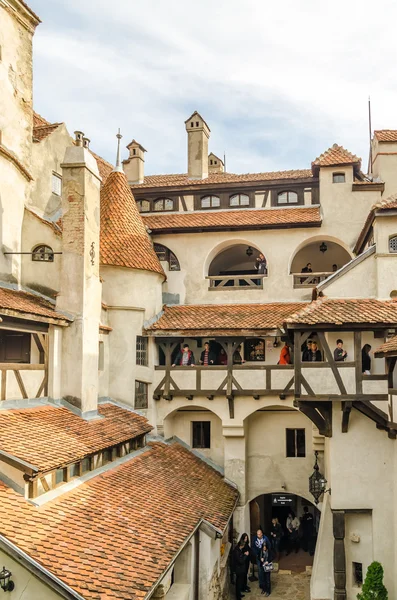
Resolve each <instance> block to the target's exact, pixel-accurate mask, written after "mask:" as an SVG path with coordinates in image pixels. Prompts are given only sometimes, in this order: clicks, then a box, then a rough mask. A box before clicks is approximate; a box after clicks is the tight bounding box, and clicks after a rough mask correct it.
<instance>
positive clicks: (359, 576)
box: [353, 562, 363, 587]
mask: <svg viewBox="0 0 397 600" xmlns="http://www.w3.org/2000/svg"><path fill="white" fill-rule="evenodd" d="M362 584H363V563H358V562H354V563H353V585H354V586H356V587H361V586H362Z"/></svg>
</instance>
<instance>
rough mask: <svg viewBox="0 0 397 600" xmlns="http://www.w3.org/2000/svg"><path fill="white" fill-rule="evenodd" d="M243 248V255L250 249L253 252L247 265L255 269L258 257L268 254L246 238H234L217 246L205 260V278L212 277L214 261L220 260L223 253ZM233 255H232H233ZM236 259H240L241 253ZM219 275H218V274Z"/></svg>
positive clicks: (248, 258)
mask: <svg viewBox="0 0 397 600" xmlns="http://www.w3.org/2000/svg"><path fill="white" fill-rule="evenodd" d="M238 247H239V248H240V247H241V248H242V249H243V250H242V251H241V254H242V255H243V253H244V252H245V250H246V249H247V248H248V247H250V248H252V250H253V253H252V255H251V256H250V257H248V256H247V260H246V263H247V265H248V266H250V267H252V268H253V265H254V262H255V258H256V257H257V256H258V254H259V253H260V252H263V254H264V255H265V256H266V253H265V252H264V251H263V250H262V249H261V248H259V246H258V245H257V244H255V243H254V242H252V241H251V240H248V239H246V238H233V239H229V240H225V241H223V242H221V243H219V244H217V245H216V246H214V247H213V248H212V249H211V250H210V251H209V252H208V254H207V256H206V258H205V260H204V264H203V276H204V277H206V276H207V275H210V274H211V273H210V271H211V265H213V264H214V260H216V259H217V258H218V259H219V257H220V255H221V254H222V253H228V252H230V251H232V250H233V249H237V248H238ZM231 255H232V254H231ZM236 258H238V259H239V258H240V252H238V254H237V253H236ZM216 274H218V273H216Z"/></svg>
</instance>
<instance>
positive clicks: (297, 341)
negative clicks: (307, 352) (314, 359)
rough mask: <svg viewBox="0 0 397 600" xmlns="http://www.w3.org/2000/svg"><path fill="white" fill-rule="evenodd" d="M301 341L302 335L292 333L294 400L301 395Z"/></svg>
mask: <svg viewBox="0 0 397 600" xmlns="http://www.w3.org/2000/svg"><path fill="white" fill-rule="evenodd" d="M301 339H302V334H301V332H300V331H295V333H294V360H295V363H294V369H295V371H294V384H295V398H299V397H300V395H301V391H302V389H301V375H302V351H301V345H302V344H301Z"/></svg>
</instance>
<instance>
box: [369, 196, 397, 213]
mask: <svg viewBox="0 0 397 600" xmlns="http://www.w3.org/2000/svg"><path fill="white" fill-rule="evenodd" d="M395 208H397V194H393V195H392V196H389V197H388V198H384V199H383V200H379V202H376V203H375V204H374V205H373V206H372V208H371V210H372V211H378V210H393V209H395Z"/></svg>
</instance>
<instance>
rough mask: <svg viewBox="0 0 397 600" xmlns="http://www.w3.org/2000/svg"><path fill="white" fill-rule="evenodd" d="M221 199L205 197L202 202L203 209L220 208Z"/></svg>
mask: <svg viewBox="0 0 397 600" xmlns="http://www.w3.org/2000/svg"><path fill="white" fill-rule="evenodd" d="M220 205H221V199H220V198H219V196H203V197H202V198H201V200H200V206H201V208H219V207H220Z"/></svg>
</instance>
